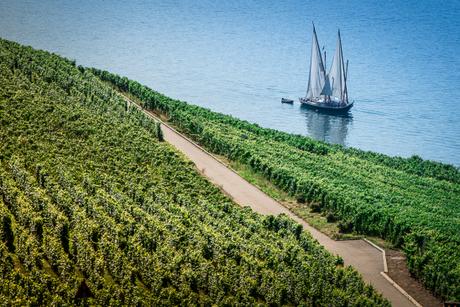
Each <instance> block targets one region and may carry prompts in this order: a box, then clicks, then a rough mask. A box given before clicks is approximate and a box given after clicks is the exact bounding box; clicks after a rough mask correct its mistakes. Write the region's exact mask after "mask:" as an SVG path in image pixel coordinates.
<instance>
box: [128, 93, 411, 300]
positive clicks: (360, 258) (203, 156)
mask: <svg viewBox="0 0 460 307" xmlns="http://www.w3.org/2000/svg"><path fill="white" fill-rule="evenodd" d="M125 98H126V99H127V100H129V99H128V98H127V97H125ZM130 103H132V102H130ZM132 104H133V105H135V106H136V107H138V108H140V107H139V106H138V105H137V104H135V103H132ZM143 111H144V112H145V113H146V114H147V115H148V116H150V117H151V118H153V119H154V120H157V121H158V120H159V119H158V118H157V117H155V116H154V115H153V114H152V113H151V112H148V111H146V110H143ZM162 131H163V134H164V138H165V140H166V141H167V142H169V143H170V144H172V145H173V146H174V147H176V148H177V149H179V150H180V151H181V152H182V153H183V154H184V155H185V156H186V157H187V158H188V159H190V160H191V161H193V162H194V163H195V165H196V167H197V168H198V169H199V170H200V171H202V172H203V174H204V175H205V176H206V177H207V178H208V179H209V180H210V181H211V182H212V183H214V184H216V185H217V186H220V187H221V188H222V189H223V190H224V191H225V192H226V193H227V194H228V195H230V196H231V197H232V199H233V200H234V201H235V202H236V203H238V204H239V205H241V206H249V207H251V208H252V210H254V211H255V212H258V213H261V214H264V215H269V214H272V215H278V214H281V213H284V214H286V215H288V216H290V217H291V218H292V219H293V220H295V221H296V222H298V223H299V224H301V225H302V226H303V227H304V229H305V230H307V231H309V232H310V233H311V235H312V236H313V237H314V238H315V239H316V240H318V242H319V243H320V244H321V245H323V246H324V247H325V248H326V249H327V250H328V251H330V252H331V253H333V254H338V255H340V256H341V257H342V258H343V260H344V262H345V264H347V265H351V266H353V267H354V268H355V269H356V270H358V272H359V273H361V275H362V276H363V278H364V280H365V281H366V282H368V283H369V284H372V285H373V286H374V287H375V288H376V289H377V290H378V291H379V292H380V293H382V295H383V296H384V297H385V298H387V299H388V300H389V301H390V302H391V303H392V305H393V306H414V304H413V303H411V302H410V301H409V299H407V298H406V297H405V296H404V295H403V294H401V293H400V292H399V291H398V290H397V289H396V288H395V287H394V286H393V285H391V284H390V283H389V282H388V281H387V280H386V279H385V278H384V277H383V276H382V275H381V274H380V272H382V271H383V260H382V253H381V252H380V251H379V250H377V249H376V248H374V247H373V246H371V245H370V244H369V243H367V242H365V241H363V240H349V241H335V240H332V239H331V238H329V237H328V236H326V235H325V234H323V233H321V232H320V231H318V230H316V229H315V228H313V227H312V226H310V225H309V224H307V223H306V222H305V221H304V220H302V219H301V218H299V217H298V216H296V215H295V214H294V213H293V212H291V211H289V210H288V209H287V208H285V207H284V206H283V205H281V204H280V203H278V202H277V201H275V200H274V199H272V198H271V197H269V196H268V195H266V194H265V193H264V192H262V191H261V190H259V189H258V188H257V187H255V186H254V185H252V184H251V183H249V182H248V181H246V180H245V179H244V178H242V177H241V176H239V175H238V174H237V173H235V172H234V171H233V170H231V169H229V168H228V167H227V166H226V165H224V164H223V163H222V162H220V161H219V160H217V159H216V158H215V157H214V156H213V155H212V154H210V153H208V152H207V151H206V150H204V149H203V148H201V147H200V146H198V145H197V144H195V143H194V142H193V141H191V140H189V139H188V138H186V137H185V136H183V135H182V134H180V133H179V132H177V131H176V130H174V129H173V128H172V127H170V126H168V125H167V124H165V123H163V124H162Z"/></svg>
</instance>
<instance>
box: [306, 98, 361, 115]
mask: <svg viewBox="0 0 460 307" xmlns="http://www.w3.org/2000/svg"><path fill="white" fill-rule="evenodd" d="M299 100H300V103H301V104H302V106H305V107H307V108H310V109H314V110H317V111H321V112H325V113H330V114H344V113H347V112H348V111H350V109H351V107H353V103H354V102H350V103H348V104H346V105H344V106H333V105H327V104H317V103H314V102H311V101H309V100H306V99H305V98H300V99H299Z"/></svg>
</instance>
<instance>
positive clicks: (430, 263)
mask: <svg viewBox="0 0 460 307" xmlns="http://www.w3.org/2000/svg"><path fill="white" fill-rule="evenodd" d="M90 70H91V71H92V72H93V73H94V74H96V75H97V76H98V77H99V78H101V79H102V80H104V81H108V82H110V83H112V84H113V85H114V86H116V87H117V88H118V89H120V90H122V91H127V92H129V93H130V94H131V95H133V96H135V97H137V98H138V99H139V100H141V101H142V103H143V105H144V107H147V108H150V109H154V110H155V111H157V112H162V113H163V114H164V115H166V116H168V117H169V120H170V122H171V123H173V124H174V125H176V126H177V127H178V129H180V130H181V131H183V132H184V133H186V134H188V135H189V136H191V137H192V138H193V139H195V140H196V141H197V142H199V143H200V144H202V145H203V146H205V147H206V148H207V149H208V150H210V151H212V152H214V153H217V154H220V155H224V156H226V157H227V158H229V159H231V160H235V161H238V162H240V163H242V164H245V165H248V166H250V167H251V168H252V169H253V170H255V171H256V172H258V173H259V174H261V175H263V176H265V178H267V179H268V180H270V181H271V182H272V183H273V184H275V185H276V186H277V187H279V188H281V189H283V190H284V191H286V192H288V193H290V194H291V195H294V196H297V199H298V200H299V202H304V201H307V202H309V203H310V204H311V206H312V208H313V210H314V211H316V212H329V213H331V215H330V217H329V219H330V220H336V219H338V220H340V223H339V228H340V230H341V231H342V232H351V231H356V232H358V233H365V234H369V235H374V236H380V237H382V238H385V239H387V240H389V241H391V242H393V244H394V245H396V246H402V247H403V248H404V250H405V251H406V254H407V257H408V264H409V268H410V270H411V272H412V273H413V274H415V275H416V276H418V277H419V278H420V279H421V280H422V281H424V282H425V284H426V285H427V286H428V287H429V288H431V289H432V290H434V291H435V292H436V293H437V294H439V295H440V296H442V297H443V298H446V299H452V300H460V283H458V282H456V281H458V280H460V207H459V204H460V171H459V169H458V168H456V167H454V166H452V165H446V164H442V163H437V162H432V161H425V160H422V159H421V158H420V157H417V156H414V157H411V158H399V157H388V156H386V155H383V154H378V153H372V152H365V151H361V150H358V149H354V148H343V147H341V146H338V145H329V144H326V143H323V142H319V141H314V140H312V139H310V138H308V137H303V136H300V135H291V134H288V133H284V132H280V131H276V130H272V129H265V128H261V127H259V126H258V125H256V124H250V123H248V122H246V121H242V120H238V119H236V118H233V117H231V116H227V115H223V114H219V113H215V112H211V111H210V110H207V109H204V108H201V107H198V106H193V105H189V104H187V103H185V102H182V101H178V100H174V99H171V98H168V97H166V96H164V95H162V94H160V93H158V92H155V91H153V90H151V89H149V88H148V87H146V86H142V85H141V84H139V83H138V82H136V81H131V80H129V79H127V78H125V77H123V78H122V77H120V76H117V75H114V74H111V73H109V72H106V71H100V70H97V69H90ZM414 236H422V237H423V238H424V239H425V241H426V242H428V243H426V244H424V245H423V247H422V246H421V245H418V244H415V243H414V241H413V238H414ZM446 259H449V261H446Z"/></svg>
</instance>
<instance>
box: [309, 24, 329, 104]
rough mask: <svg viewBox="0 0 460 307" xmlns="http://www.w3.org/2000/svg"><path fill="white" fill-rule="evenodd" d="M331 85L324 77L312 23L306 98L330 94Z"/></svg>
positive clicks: (324, 73)
mask: <svg viewBox="0 0 460 307" xmlns="http://www.w3.org/2000/svg"><path fill="white" fill-rule="evenodd" d="M330 94H331V86H330V83H329V80H328V79H327V78H326V71H325V69H324V65H323V58H322V57H321V50H320V49H319V44H318V38H317V37H316V30H315V26H314V25H313V42H312V45H311V57H310V76H309V78H308V87H307V98H309V99H312V98H317V97H319V96H321V95H330Z"/></svg>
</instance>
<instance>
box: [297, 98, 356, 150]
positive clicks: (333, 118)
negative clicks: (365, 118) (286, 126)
mask: <svg viewBox="0 0 460 307" xmlns="http://www.w3.org/2000/svg"><path fill="white" fill-rule="evenodd" d="M300 112H301V113H303V114H305V118H306V120H307V130H308V135H309V136H310V137H312V138H314V139H315V140H319V141H324V142H328V143H333V144H340V145H345V143H346V138H347V134H348V127H349V126H350V125H351V124H352V122H353V116H352V115H351V113H346V114H343V115H329V114H326V113H321V112H318V111H315V110H312V109H310V108H307V107H305V106H301V107H300Z"/></svg>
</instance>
